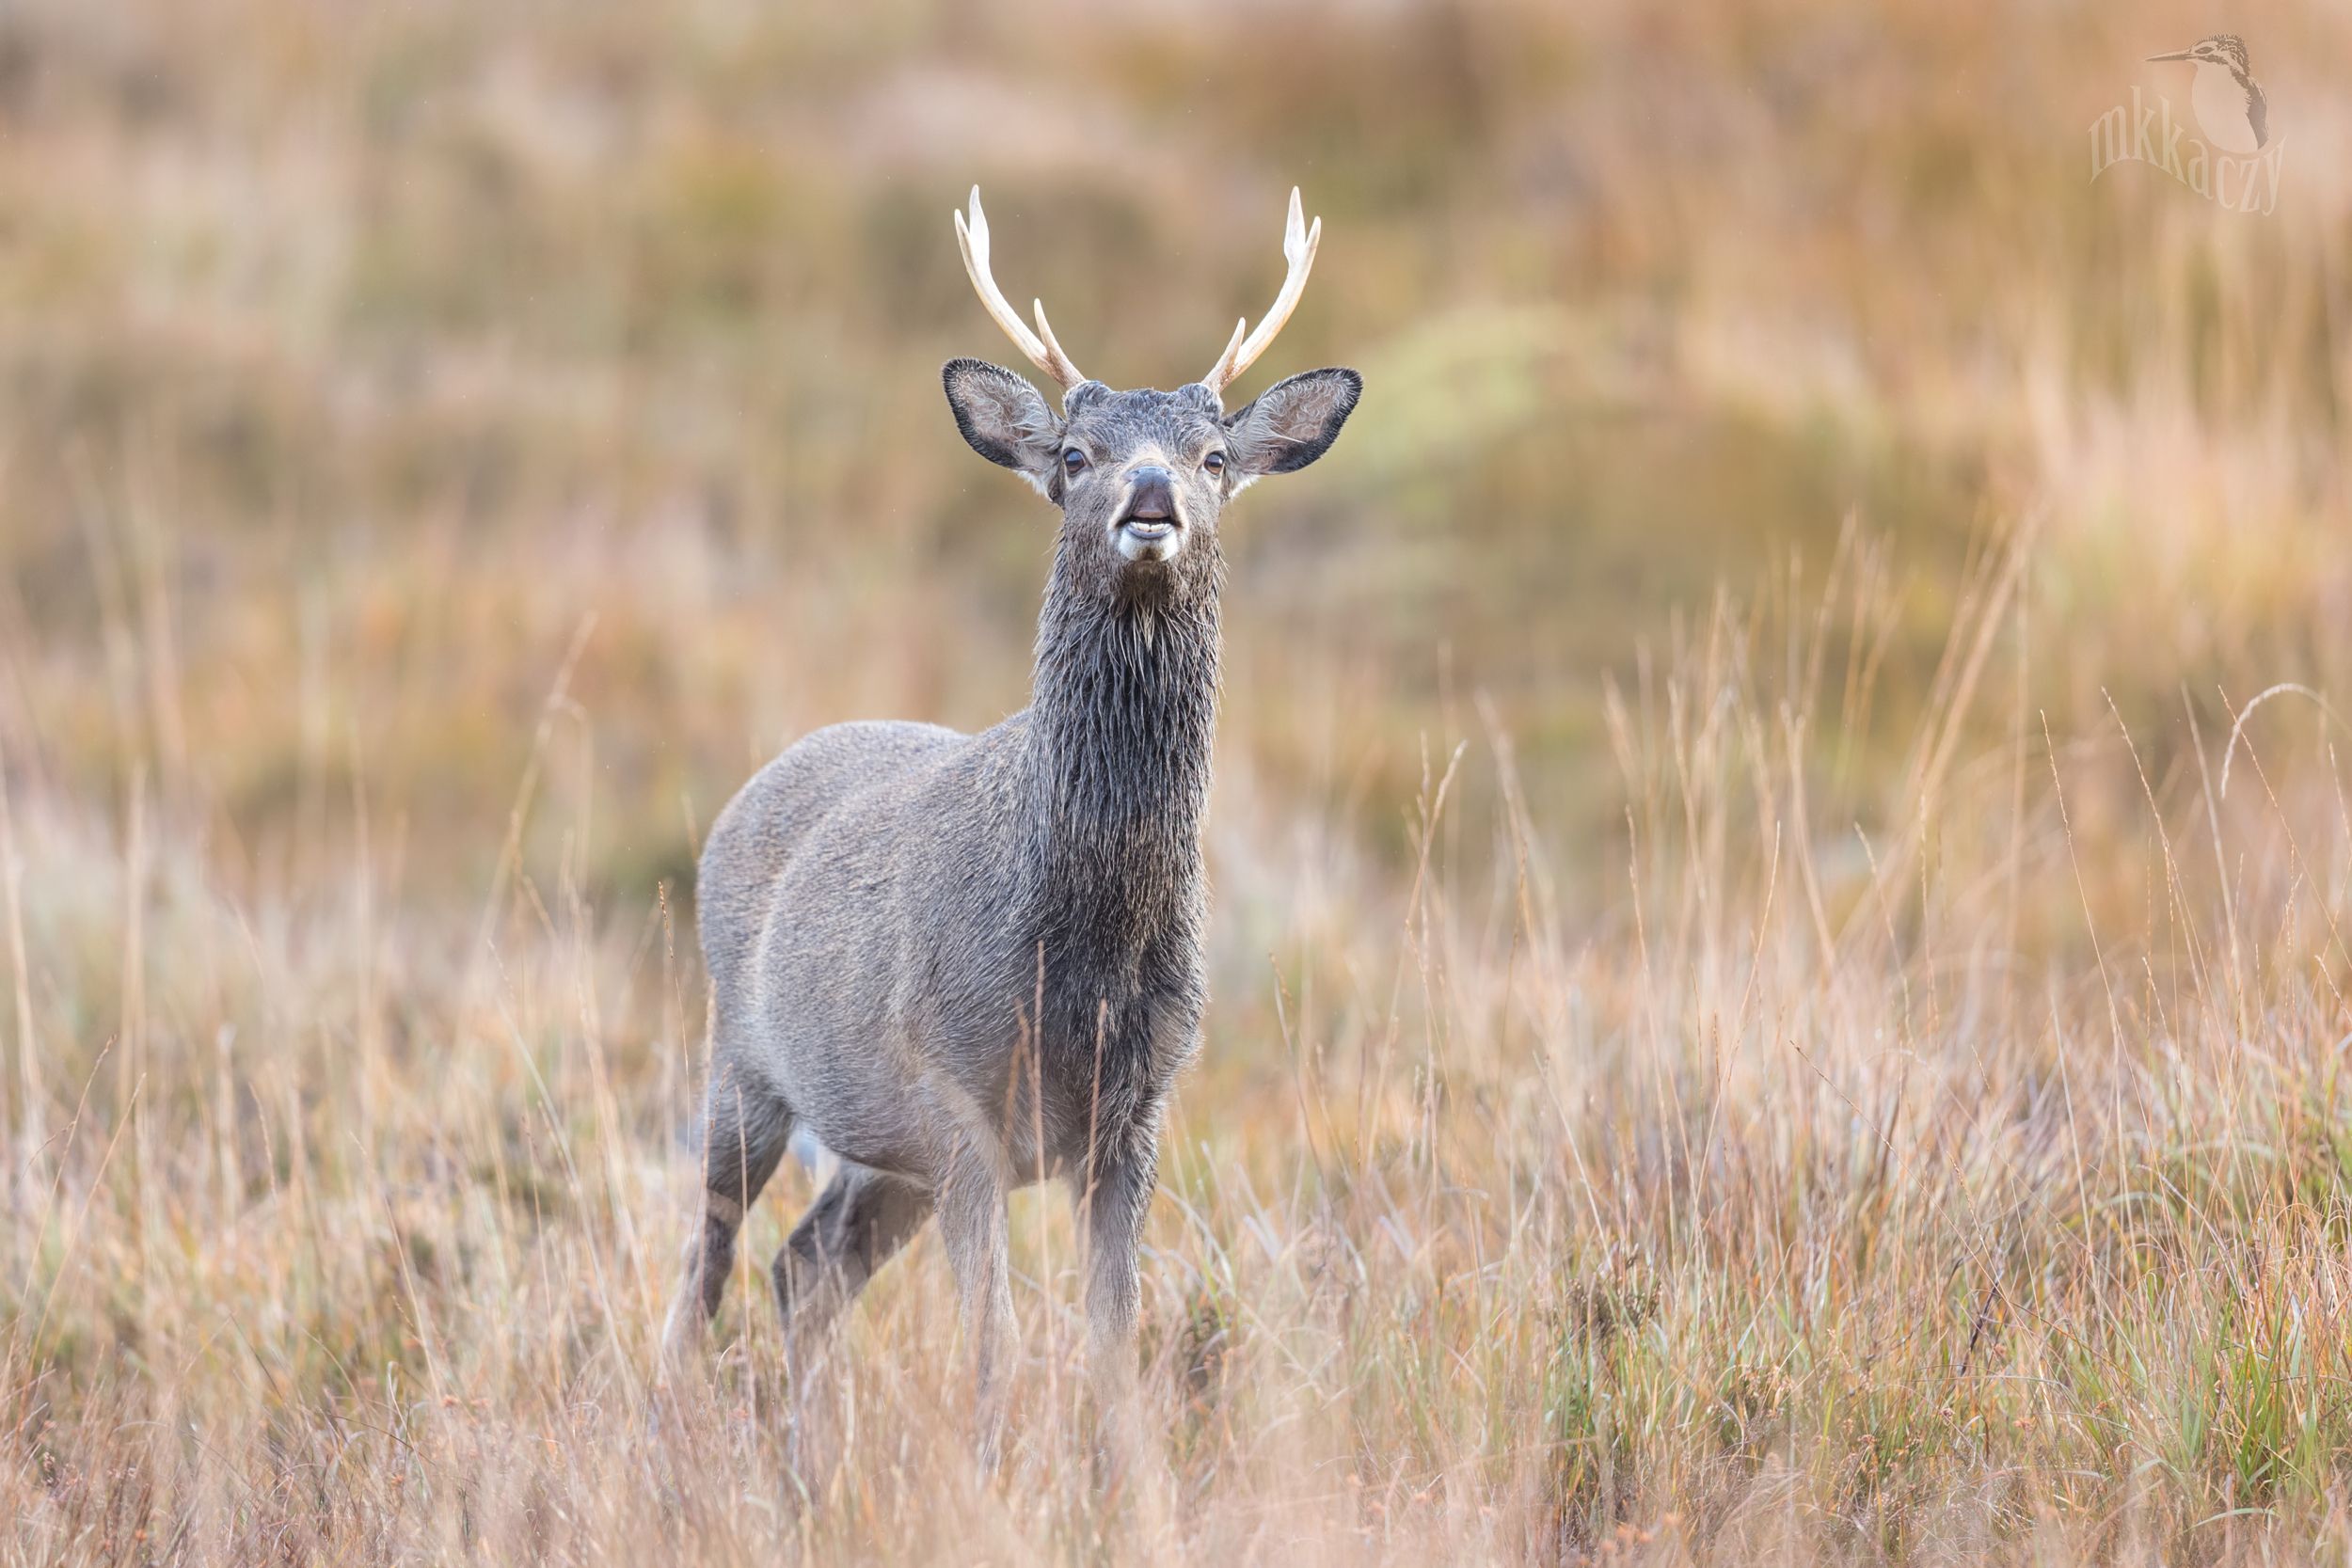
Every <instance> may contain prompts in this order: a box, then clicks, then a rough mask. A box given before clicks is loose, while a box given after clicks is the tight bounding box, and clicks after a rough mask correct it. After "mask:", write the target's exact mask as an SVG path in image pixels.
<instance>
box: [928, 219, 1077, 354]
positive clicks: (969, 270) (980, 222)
mask: <svg viewBox="0 0 2352 1568" xmlns="http://www.w3.org/2000/svg"><path fill="white" fill-rule="evenodd" d="M955 220H956V248H957V249H958V250H960V251H961V252H962V253H963V270H964V272H965V273H966V274H967V275H969V276H970V277H971V279H972V287H973V288H974V290H976V291H977V293H978V294H979V296H980V304H981V306H982V307H983V308H984V309H986V310H987V311H988V313H989V315H990V316H991V317H992V318H993V320H994V321H995V323H996V325H998V326H1001V327H1003V328H1004V329H1005V336H1006V337H1008V338H1010V339H1011V340H1012V341H1014V342H1015V343H1016V344H1018V345H1020V349H1021V352H1022V353H1023V354H1025V355H1027V356H1029V363H1030V364H1032V365H1035V366H1036V367H1037V368H1038V369H1039V370H1041V371H1043V372H1045V373H1046V374H1047V375H1050V376H1052V377H1053V378H1054V379H1055V380H1056V381H1057V382H1059V383H1060V384H1061V388H1062V390H1064V391H1068V390H1069V389H1070V388H1073V387H1075V386H1077V385H1078V384H1079V383H1080V382H1082V381H1084V380H1085V379H1086V376H1085V374H1084V373H1083V372H1081V371H1080V370H1079V369H1078V367H1077V366H1075V365H1073V364H1072V363H1071V362H1070V356H1068V355H1067V354H1064V353H1063V352H1062V351H1061V344H1059V343H1057V342H1056V341H1054V329H1053V328H1052V327H1050V326H1048V325H1045V302H1044V301H1043V300H1033V301H1031V302H1030V303H1031V304H1032V305H1034V306H1035V307H1036V309H1037V326H1038V329H1037V331H1035V332H1032V331H1030V330H1029V327H1028V324H1027V323H1026V322H1024V321H1023V320H1022V319H1021V312H1020V311H1018V310H1015V309H1013V308H1012V305H1011V302H1010V301H1009V300H1007V299H1006V298H1005V293H1004V291H1003V290H1002V289H999V288H998V287H997V286H996V279H995V277H993V276H992V275H991V274H990V272H989V269H988V214H986V213H983V212H982V211H980V187H979V186H977V185H975V186H973V187H972V221H971V223H970V224H969V225H966V224H965V222H964V221H963V214H961V213H958V214H955Z"/></svg>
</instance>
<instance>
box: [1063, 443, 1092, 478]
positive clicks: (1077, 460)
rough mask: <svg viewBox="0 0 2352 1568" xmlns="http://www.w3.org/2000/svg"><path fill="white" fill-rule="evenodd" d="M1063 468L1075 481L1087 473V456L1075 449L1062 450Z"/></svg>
mask: <svg viewBox="0 0 2352 1568" xmlns="http://www.w3.org/2000/svg"><path fill="white" fill-rule="evenodd" d="M1061 466H1062V468H1063V470H1064V471H1065V472H1067V473H1068V474H1069V475H1070V477H1071V478H1073V479H1075V478H1077V477H1078V475H1079V474H1081V473H1083V472H1085V471H1086V466H1087V454H1086V453H1085V452H1082V451H1079V450H1078V449H1077V448H1075V447H1066V448H1064V449H1063V450H1062V454H1061Z"/></svg>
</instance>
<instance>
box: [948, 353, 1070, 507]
mask: <svg viewBox="0 0 2352 1568" xmlns="http://www.w3.org/2000/svg"><path fill="white" fill-rule="evenodd" d="M940 380H941V382H942V383H943V384H944V385H945V386H946V391H947V406H948V407H949V408H951V409H953V410H954V411H955V416H956V428H957V429H958V430H961V432H963V438H964V439H965V440H966V441H969V442H970V443H972V450H973V451H977V452H978V453H979V454H980V455H981V456H982V457H985V458H987V459H988V460H989V461H990V462H991V463H997V464H1001V465H1003V466H1004V467H1008V468H1010V469H1011V470H1012V471H1013V472H1014V473H1017V474H1019V475H1020V476H1021V477H1022V478H1023V479H1025V480H1027V481H1028V482H1029V483H1031V484H1034V485H1036V486H1037V487H1038V488H1039V489H1040V490H1044V489H1045V488H1046V482H1047V480H1048V478H1049V477H1050V476H1051V475H1052V473H1053V471H1054V459H1055V457H1056V456H1057V454H1058V453H1059V451H1060V450H1061V430H1062V423H1061V420H1057V419H1056V418H1055V417H1054V411H1053V410H1052V409H1050V408H1048V407H1047V406H1046V405H1045V400H1044V399H1043V398H1041V397H1040V396H1038V392H1037V388H1034V387H1032V386H1030V385H1029V384H1028V382H1027V381H1025V380H1024V379H1023V378H1022V377H1020V376H1017V375H1015V374H1013V373H1012V372H1010V371H1009V370H1006V369H1004V368H1003V367H1002V366H998V365H992V364H990V363H988V362H987V361H986V360H983V359H950V360H948V361H947V364H946V368H945V369H944V370H943V371H942V372H940Z"/></svg>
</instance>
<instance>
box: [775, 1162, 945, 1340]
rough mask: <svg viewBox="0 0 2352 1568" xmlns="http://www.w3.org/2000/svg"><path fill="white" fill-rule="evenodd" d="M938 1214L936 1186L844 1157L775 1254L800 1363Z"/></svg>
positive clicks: (782, 1305)
mask: <svg viewBox="0 0 2352 1568" xmlns="http://www.w3.org/2000/svg"><path fill="white" fill-rule="evenodd" d="M930 1216H931V1194H930V1189H928V1188H926V1187H921V1186H918V1185H916V1184H915V1183H914V1182H912V1181H908V1180H902V1179H901V1178H898V1177H896V1176H891V1175H887V1174H885V1173H884V1172H882V1171H877V1170H868V1169H866V1167H864V1166H862V1165H852V1164H844V1165H843V1166H842V1167H841V1168H840V1169H839V1170H838V1171H836V1172H835V1173H834V1178H833V1180H831V1181H830V1182H828V1183H826V1185H825V1190H824V1191H823V1192H821V1193H819V1194H818V1196H817V1201H816V1202H815V1203H812V1204H810V1205H809V1209H808V1212H807V1213H805V1214H803V1215H802V1216H801V1223H800V1224H798V1225H796V1226H794V1227H792V1234H791V1237H790V1238H789V1239H788V1240H787V1241H786V1243H784V1246H783V1248H782V1250H780V1251H779V1252H777V1254H776V1261H775V1266H774V1268H773V1270H772V1271H771V1272H772V1273H773V1275H774V1277H775V1285H776V1306H777V1307H778V1308H779V1309H780V1310H781V1311H782V1312H783V1314H784V1326H785V1346H786V1352H785V1354H786V1355H787V1359H789V1360H790V1361H791V1362H792V1364H793V1365H794V1366H795V1367H796V1368H797V1367H798V1366H799V1364H800V1361H801V1359H802V1357H803V1356H804V1355H805V1354H807V1353H808V1352H809V1351H811V1350H812V1349H814V1348H815V1347H816V1346H817V1344H818V1342H819V1341H820V1339H821V1338H822V1336H823V1335H824V1333H825V1331H826V1330H827V1329H828V1328H830V1327H831V1326H832V1324H833V1321H834V1319H835V1318H837V1317H839V1316H840V1315H841V1310H842V1308H843V1307H847V1306H849V1304H850V1302H851V1301H853V1300H855V1299H856V1297H857V1293H858V1292H859V1291H862V1290H864V1289H866V1281H867V1280H869V1279H871V1278H873V1277H874V1275H876V1274H877V1273H878V1272H880V1271H881V1269H882V1265H883V1264H884V1263H886V1262H888V1261H889V1260H890V1259H891V1257H892V1256H893V1255H894V1254H896V1253H897V1252H898V1249H899V1248H900V1247H902V1246H904V1245H906V1244H907V1243H908V1242H910V1241H912V1240H914V1233H915V1232H916V1231H918V1230H920V1229H922V1228H923V1222H924V1221H926V1220H928V1219H930Z"/></svg>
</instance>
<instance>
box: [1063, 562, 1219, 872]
mask: <svg viewBox="0 0 2352 1568" xmlns="http://www.w3.org/2000/svg"><path fill="white" fill-rule="evenodd" d="M1209 548H1210V549H1211V550H1214V549H1215V546H1214V544H1211V545H1210V546H1209ZM1071 553H1072V552H1071V551H1070V550H1069V548H1068V547H1067V546H1065V547H1064V548H1063V550H1062V551H1060V552H1059V554H1058V556H1057V561H1056V563H1055V571H1054V578H1053V581H1052V583H1051V584H1050V585H1049V586H1048V588H1047V590H1046V597H1045V610H1044V613H1043V615H1042V616H1041V618H1040V620H1039V624H1038V641H1037V671H1036V696H1035V705H1034V707H1033V708H1032V710H1031V717H1030V741H1029V743H1030V758H1029V761H1030V768H1031V771H1030V775H1029V779H1030V784H1031V786H1032V788H1033V789H1034V790H1036V792H1037V800H1035V804H1036V805H1038V806H1039V807H1040V808H1041V819H1040V821H1039V823H1038V826H1039V829H1040V831H1041V832H1042V833H1043V835H1044V837H1045V840H1046V843H1045V846H1044V847H1046V848H1047V850H1048V857H1047V859H1048V862H1049V863H1051V864H1053V865H1054V866H1055V867H1057V869H1058V870H1061V871H1063V872H1065V873H1068V874H1071V875H1075V876H1080V877H1083V878H1085V879H1087V880H1088V881H1089V884H1095V883H1099V881H1100V880H1101V879H1104V878H1109V879H1119V878H1121V877H1124V878H1131V879H1145V880H1150V879H1153V878H1155V877H1159V876H1166V875H1169V874H1172V873H1179V872H1181V871H1183V870H1184V869H1185V868H1187V867H1190V866H1194V865H1197V863H1198V861H1199V858H1200V819H1201V816H1202V813H1203V812H1204V810H1205V809H1206V807H1207V804H1208V794H1209V768H1210V751H1211V747H1212V745H1213V744H1214V741H1215V736H1216V680H1217V647H1218V637H1217V593H1216V590H1217V587H1218V584H1217V582H1216V578H1218V577H1220V576H1221V575H1222V567H1221V564H1220V563H1218V562H1215V561H1214V560H1212V561H1208V562H1198V563H1196V565H1195V570H1196V571H1199V572H1200V574H1201V575H1202V576H1204V577H1206V578H1209V579H1210V580H1209V581H1207V582H1206V583H1204V584H1199V585H1195V584H1191V583H1187V582H1184V581H1182V580H1179V579H1176V578H1174V576H1173V574H1172V573H1171V574H1169V575H1168V577H1167V578H1159V579H1156V580H1154V579H1144V580H1141V581H1138V582H1136V583H1134V584H1133V585H1132V586H1127V585H1124V584H1122V587H1121V588H1120V590H1118V591H1116V592H1114V593H1113V594H1109V595H1104V594H1102V593H1100V592H1090V591H1089V588H1090V587H1091V585H1081V584H1080V583H1078V582H1077V581H1075V580H1073V579H1074V578H1076V577H1077V575H1078V573H1077V570H1076V568H1075V567H1074V566H1073V562H1072V561H1071V560H1070V556H1071ZM1187 589H1192V590H1193V591H1189V592H1188V591H1187Z"/></svg>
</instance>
